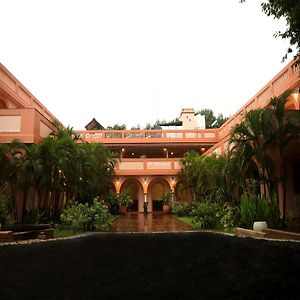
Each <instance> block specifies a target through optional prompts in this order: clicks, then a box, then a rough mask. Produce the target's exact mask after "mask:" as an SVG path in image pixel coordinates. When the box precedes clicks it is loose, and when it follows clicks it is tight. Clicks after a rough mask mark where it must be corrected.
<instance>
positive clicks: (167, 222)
mask: <svg viewBox="0 0 300 300" xmlns="http://www.w3.org/2000/svg"><path fill="white" fill-rule="evenodd" d="M112 229H113V231H117V232H162V231H193V230H194V229H193V228H192V227H191V226H190V225H187V224H185V223H183V222H181V221H179V220H177V219H176V218H174V217H172V216H170V215H164V214H162V213H150V214H148V215H144V214H143V213H127V215H125V216H120V217H118V218H117V219H116V221H115V222H114V223H113V227H112Z"/></svg>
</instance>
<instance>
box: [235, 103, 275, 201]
mask: <svg viewBox="0 0 300 300" xmlns="http://www.w3.org/2000/svg"><path fill="white" fill-rule="evenodd" d="M267 133H268V124H267V122H266V120H265V114H264V110H263V109H256V110H251V111H249V112H248V113H246V115H245V117H244V121H243V122H241V123H240V124H237V125H236V126H235V127H234V128H233V129H232V131H231V137H230V143H231V144H233V148H232V150H231V151H232V153H233V155H234V156H235V158H236V159H237V161H238V165H239V173H240V175H241V176H245V175H246V174H247V173H248V172H249V170H251V168H252V166H253V162H254V164H255V165H256V168H257V171H258V175H259V180H260V181H261V182H262V183H263V187H264V190H263V191H262V192H263V194H264V195H265V196H266V195H267V194H268V193H269V194H270V195H271V194H272V192H273V185H272V182H271V174H272V170H273V161H272V159H271V157H270V156H269V154H268V152H267V150H268V147H269V143H270V140H269V139H266V135H267Z"/></svg>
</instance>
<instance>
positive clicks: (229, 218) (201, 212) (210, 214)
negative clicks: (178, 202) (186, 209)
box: [192, 201, 235, 231]
mask: <svg viewBox="0 0 300 300" xmlns="http://www.w3.org/2000/svg"><path fill="white" fill-rule="evenodd" d="M192 215H193V216H195V222H196V223H197V224H200V227H201V228H216V229H224V230H225V231H227V230H229V229H230V228H231V227H233V225H234V221H235V213H234V208H232V207H231V206H230V205H229V204H228V203H225V204H220V203H213V202H209V201H205V202H201V203H197V204H194V205H193V210H192Z"/></svg>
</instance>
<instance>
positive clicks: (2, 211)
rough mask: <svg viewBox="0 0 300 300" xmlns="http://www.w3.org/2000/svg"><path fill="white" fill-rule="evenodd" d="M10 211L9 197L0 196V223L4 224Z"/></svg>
mask: <svg viewBox="0 0 300 300" xmlns="http://www.w3.org/2000/svg"><path fill="white" fill-rule="evenodd" d="M10 211H11V199H10V198H9V197H7V196H0V224H2V225H3V224H4V223H5V221H6V220H7V218H8V216H9V214H10Z"/></svg>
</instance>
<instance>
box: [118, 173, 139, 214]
mask: <svg viewBox="0 0 300 300" xmlns="http://www.w3.org/2000/svg"><path fill="white" fill-rule="evenodd" d="M126 190H129V192H130V197H131V199H132V200H133V204H132V205H131V206H130V207H129V211H139V212H143V209H144V208H143V204H144V190H143V186H142V184H141V183H140V181H139V180H138V179H137V178H129V179H126V180H125V181H124V182H123V183H122V186H121V188H120V192H121V193H124V192H126Z"/></svg>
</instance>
